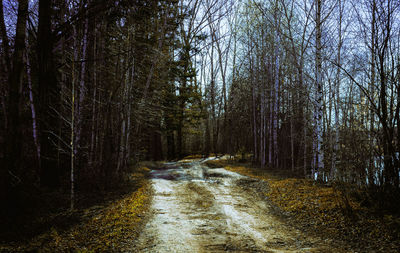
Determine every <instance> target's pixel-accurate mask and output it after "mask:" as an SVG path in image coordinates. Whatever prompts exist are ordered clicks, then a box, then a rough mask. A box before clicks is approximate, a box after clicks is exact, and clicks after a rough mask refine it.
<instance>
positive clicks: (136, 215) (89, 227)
mask: <svg viewBox="0 0 400 253" xmlns="http://www.w3.org/2000/svg"><path fill="white" fill-rule="evenodd" d="M148 172H149V169H148V168H147V167H139V168H137V169H135V170H134V171H133V172H132V173H131V174H130V175H129V180H130V181H132V182H134V184H135V186H134V190H133V191H130V192H129V193H127V194H125V195H123V196H122V197H120V198H119V199H117V200H115V201H111V203H109V204H107V203H103V204H104V205H95V206H90V207H87V208H84V209H80V210H75V211H73V212H66V213H60V214H58V216H60V217H62V218H63V219H64V222H69V221H70V220H71V218H70V217H75V219H78V220H79V221H80V222H77V223H76V224H75V225H74V226H72V227H69V228H67V229H65V228H63V227H59V226H52V227H51V228H50V229H47V230H46V231H45V232H43V233H40V234H38V235H36V236H34V237H33V238H31V239H30V240H27V241H13V242H11V241H9V242H1V244H0V252H120V251H122V250H124V249H125V250H126V249H127V248H129V247H132V245H129V244H130V243H131V242H132V240H133V239H134V238H135V236H137V235H138V233H139V232H140V231H139V230H140V226H141V224H142V219H143V217H144V214H145V212H146V210H147V208H148V204H149V196H150V194H149V191H150V185H149V183H148V181H147V180H146V177H147V174H148ZM41 219H43V220H45V218H41Z"/></svg>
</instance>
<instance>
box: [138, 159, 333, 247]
mask: <svg viewBox="0 0 400 253" xmlns="http://www.w3.org/2000/svg"><path fill="white" fill-rule="evenodd" d="M203 162H204V161H191V162H184V161H181V162H176V163H166V164H165V167H164V168H162V169H158V170H153V171H152V172H151V174H152V179H151V181H152V186H153V190H154V196H153V199H152V205H151V216H150V218H149V222H148V223H147V224H146V226H145V227H144V229H143V231H142V233H141V235H140V237H139V238H138V240H137V241H136V242H135V246H134V251H135V252H337V251H336V250H334V249H332V247H331V246H330V245H329V244H328V243H327V242H325V241H323V240H321V239H319V238H311V237H308V236H306V235H304V234H303V233H302V232H301V231H298V230H296V229H293V228H291V227H289V226H286V225H285V224H284V223H283V222H282V221H281V220H280V219H278V218H277V217H276V216H275V215H274V214H273V212H272V209H271V206H270V205H269V203H268V201H267V200H266V199H262V198H260V197H259V196H258V195H257V194H254V193H251V192H249V191H245V190H243V189H242V188H241V187H239V186H238V184H237V183H238V182H239V181H241V180H242V181H243V180H244V179H246V178H247V177H245V176H242V175H240V174H237V173H234V172H230V171H227V170H225V169H223V168H209V167H207V166H206V165H205V164H204V163H203ZM247 179H248V178H247Z"/></svg>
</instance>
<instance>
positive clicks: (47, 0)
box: [37, 0, 59, 188]
mask: <svg viewBox="0 0 400 253" xmlns="http://www.w3.org/2000/svg"><path fill="white" fill-rule="evenodd" d="M51 2H52V1H51V0H40V1H39V25H38V37H37V42H38V48H37V53H38V68H39V72H38V77H39V108H38V119H39V130H40V159H41V161H40V165H41V180H40V181H41V184H42V186H47V187H51V188H56V187H58V184H59V168H58V164H57V160H56V157H55V155H56V154H57V146H56V145H55V143H57V141H55V139H56V138H57V136H56V133H57V129H56V128H57V126H58V121H59V118H58V117H57V116H55V115H56V113H55V112H54V111H58V108H59V97H58V96H59V89H58V84H57V79H56V75H55V73H56V71H55V69H54V66H55V65H54V61H53V52H52V51H53V34H52V32H51V13H52V7H51Z"/></svg>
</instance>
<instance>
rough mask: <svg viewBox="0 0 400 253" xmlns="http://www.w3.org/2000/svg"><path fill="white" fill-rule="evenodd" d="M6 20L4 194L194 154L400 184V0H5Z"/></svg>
mask: <svg viewBox="0 0 400 253" xmlns="http://www.w3.org/2000/svg"><path fill="white" fill-rule="evenodd" d="M0 31H1V33H0V56H1V61H0V80H1V81H0V103H1V110H0V165H1V170H0V173H1V175H0V180H1V183H0V186H1V189H0V194H1V201H2V203H8V204H9V205H10V206H13V205H14V204H15V205H16V206H18V201H20V200H19V199H23V197H22V196H24V195H26V194H29V193H32V191H31V189H42V190H44V191H48V192H52V191H59V190H61V191H65V192H69V194H70V195H71V203H70V204H69V203H68V205H70V206H71V208H73V207H74V199H75V197H76V194H80V193H84V192H85V191H99V192H101V191H105V190H107V189H108V188H110V187H112V186H113V185H115V184H118V182H120V181H121V180H123V178H124V175H125V173H126V172H127V171H128V170H129V168H130V166H132V165H133V164H135V163H137V162H138V161H141V160H175V159H180V158H183V157H185V156H186V155H189V154H201V155H204V156H208V155H210V154H230V155H240V156H243V159H251V160H252V161H253V162H254V163H255V164H258V165H259V166H260V167H263V168H266V169H268V168H275V169H277V168H278V169H280V170H288V171H291V172H293V173H295V174H297V175H299V176H304V177H311V178H314V179H315V180H320V181H324V182H345V183H351V184H355V185H358V186H360V187H367V188H369V189H371V192H373V193H374V194H377V196H379V199H380V200H381V203H380V204H381V205H382V206H385V205H386V204H391V203H393V201H392V200H393V199H395V198H397V197H398V196H399V192H400V183H399V180H400V171H399V169H400V161H399V152H400V136H399V124H400V103H399V101H400V2H399V1H395V0H362V1H358V0H357V1H356V0H299V1H289V0H270V1H254V0H248V1H247V0H243V1H232V0H159V1H155V0H150V1H140V0H118V1H109V0H65V1H62V0H31V1H28V0H19V1H13V0H0ZM4 201H5V202H4ZM3 211H4V210H3Z"/></svg>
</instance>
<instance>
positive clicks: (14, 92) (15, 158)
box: [0, 0, 28, 198]
mask: <svg viewBox="0 0 400 253" xmlns="http://www.w3.org/2000/svg"><path fill="white" fill-rule="evenodd" d="M0 7H2V6H0ZM27 18H28V1H27V0H21V1H19V4H18V17H17V27H16V31H15V42H14V52H13V56H12V65H11V66H12V69H11V71H10V73H9V79H8V96H9V98H8V114H7V118H8V119H7V123H8V125H7V129H6V131H7V135H6V157H5V158H6V159H5V161H6V163H7V165H6V166H4V167H3V168H2V169H1V176H2V179H1V180H2V181H3V182H1V183H2V189H1V190H2V193H1V194H4V197H5V198H7V197H10V196H9V194H8V193H9V190H10V182H9V173H15V174H17V175H18V174H19V169H20V161H21V152H22V147H21V146H22V143H21V128H20V108H19V103H20V91H19V87H20V86H21V84H22V80H23V74H24V49H25V36H26V21H27ZM2 30H3V28H2ZM3 38H6V37H4V36H3ZM6 43H7V41H3V44H4V47H7V45H6ZM5 53H6V54H7V52H5ZM16 172H18V173H16ZM1 197H3V196H1Z"/></svg>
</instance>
